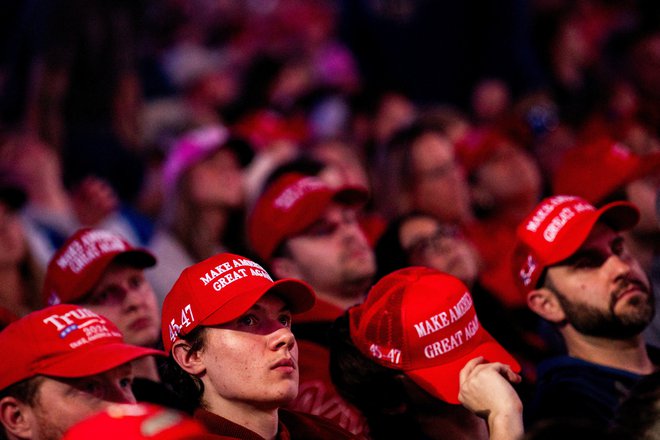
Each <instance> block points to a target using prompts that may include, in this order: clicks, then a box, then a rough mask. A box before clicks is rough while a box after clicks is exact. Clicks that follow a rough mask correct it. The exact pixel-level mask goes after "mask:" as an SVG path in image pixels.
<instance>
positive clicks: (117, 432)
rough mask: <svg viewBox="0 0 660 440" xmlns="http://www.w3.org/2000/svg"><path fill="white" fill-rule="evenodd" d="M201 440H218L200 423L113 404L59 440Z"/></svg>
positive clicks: (165, 411)
mask: <svg viewBox="0 0 660 440" xmlns="http://www.w3.org/2000/svg"><path fill="white" fill-rule="evenodd" d="M118 438H121V439H123V440H140V439H152V440H203V439H213V438H220V437H218V436H214V435H211V434H209V433H208V431H207V430H206V428H205V427H204V425H202V424H201V422H198V421H197V420H195V419H193V418H191V417H189V416H187V415H185V414H183V413H181V412H179V411H175V410H172V409H169V408H164V407H161V406H158V405H154V404H151V403H138V404H114V405H111V406H109V407H108V408H106V409H105V410H104V411H103V412H100V413H98V414H96V415H93V416H91V417H89V418H87V419H85V420H83V421H82V422H79V423H77V424H75V425H74V426H72V427H71V428H70V429H69V430H68V431H67V432H66V433H65V435H64V437H62V440H89V439H95V440H115V439H118Z"/></svg>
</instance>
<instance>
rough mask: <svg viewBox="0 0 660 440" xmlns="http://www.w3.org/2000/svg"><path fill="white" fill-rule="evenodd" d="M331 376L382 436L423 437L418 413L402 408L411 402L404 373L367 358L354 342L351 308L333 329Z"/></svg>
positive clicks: (373, 430) (371, 428)
mask: <svg viewBox="0 0 660 440" xmlns="http://www.w3.org/2000/svg"><path fill="white" fill-rule="evenodd" d="M330 341H331V342H330V377H331V378H332V382H333V383H334V385H335V387H336V388H337V391H338V392H339V394H340V395H341V396H342V397H343V398H344V399H346V401H348V402H349V403H351V404H352V405H354V406H355V407H357V408H358V409H359V410H360V411H361V412H362V414H363V415H364V416H365V417H366V419H367V423H368V425H369V431H370V434H371V436H372V437H373V438H374V439H378V438H419V435H417V434H419V433H420V432H421V430H420V427H419V426H418V425H417V422H416V421H415V419H414V417H413V416H412V415H410V413H408V412H407V411H405V410H402V408H405V406H406V403H407V400H408V399H407V394H406V391H405V388H404V386H403V382H402V381H401V380H400V379H399V378H397V376H399V375H401V374H402V373H401V372H400V371H397V370H393V369H390V368H386V367H383V366H381V365H379V364H376V363H375V362H373V361H371V360H370V359H368V358H366V357H365V356H364V355H363V354H362V353H361V352H360V351H359V350H358V349H357V347H355V344H353V341H352V340H351V336H350V330H349V318H348V312H346V313H344V314H343V315H342V316H340V317H339V318H337V320H336V321H335V322H334V324H333V325H332V327H331V329H330Z"/></svg>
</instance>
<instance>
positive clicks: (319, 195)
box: [288, 186, 369, 236]
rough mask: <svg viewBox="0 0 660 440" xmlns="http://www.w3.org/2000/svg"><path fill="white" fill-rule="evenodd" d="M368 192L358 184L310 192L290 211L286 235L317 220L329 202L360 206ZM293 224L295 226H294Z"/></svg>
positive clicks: (290, 234) (298, 231) (304, 228)
mask: <svg viewBox="0 0 660 440" xmlns="http://www.w3.org/2000/svg"><path fill="white" fill-rule="evenodd" d="M368 198H369V194H368V192H367V190H366V189H364V188H362V187H359V186H343V187H339V188H334V189H326V190H324V191H317V192H315V193H310V194H309V195H308V196H307V197H305V198H304V200H301V201H299V202H298V203H297V207H296V208H295V209H293V210H292V212H291V213H290V216H291V220H292V223H291V225H290V226H289V227H288V229H289V230H290V232H289V234H288V236H293V235H297V234H300V233H302V232H304V231H305V230H306V229H307V228H309V227H310V226H312V225H313V224H314V222H316V221H317V220H319V219H320V218H321V216H322V215H323V213H324V212H325V210H326V209H327V208H328V205H330V203H331V202H334V203H338V204H340V205H345V206H360V205H362V204H364V203H366V201H367V199H368ZM294 224H295V226H294Z"/></svg>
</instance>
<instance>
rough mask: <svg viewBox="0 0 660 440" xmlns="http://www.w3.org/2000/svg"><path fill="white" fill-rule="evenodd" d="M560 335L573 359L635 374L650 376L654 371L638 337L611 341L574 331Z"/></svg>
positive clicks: (643, 345)
mask: <svg viewBox="0 0 660 440" xmlns="http://www.w3.org/2000/svg"><path fill="white" fill-rule="evenodd" d="M562 333H563V334H564V340H565V341H566V348H567V350H568V354H569V355H570V356H573V357H575V358H578V359H582V360H585V361H588V362H592V363H594V364H598V365H603V366H606V367H611V368H617V369H619V370H624V371H629V372H632V373H636V374H650V373H652V372H653V371H654V370H655V366H654V365H653V363H652V362H651V359H650V358H649V356H648V352H647V350H646V345H645V344H644V340H643V339H642V337H641V336H640V335H637V336H633V337H631V338H629V339H624V340H613V339H608V338H598V337H593V336H586V335H582V334H579V333H577V332H576V331H575V330H574V329H573V330H567V331H565V332H562Z"/></svg>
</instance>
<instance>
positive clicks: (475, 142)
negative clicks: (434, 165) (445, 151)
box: [456, 128, 518, 174]
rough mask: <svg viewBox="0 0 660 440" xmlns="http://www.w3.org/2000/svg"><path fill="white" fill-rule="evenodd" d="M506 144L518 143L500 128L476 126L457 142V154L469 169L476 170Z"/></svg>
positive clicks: (462, 163)
mask: <svg viewBox="0 0 660 440" xmlns="http://www.w3.org/2000/svg"><path fill="white" fill-rule="evenodd" d="M504 145H516V148H518V145H517V144H516V143H515V142H514V141H513V140H512V139H511V138H509V137H507V136H505V135H504V134H503V133H501V132H500V131H498V130H494V129H487V128H476V129H473V130H471V131H469V132H468V133H466V134H465V136H463V138H462V139H461V140H460V141H459V142H457V143H456V156H457V157H458V160H459V162H460V163H461V165H462V166H463V168H464V169H465V171H467V173H468V174H469V173H472V172H474V171H475V170H476V169H477V168H479V167H480V166H481V165H483V164H484V162H486V161H487V160H488V159H489V158H490V157H491V156H492V155H493V153H495V152H496V151H498V149H499V148H501V147H502V146H504Z"/></svg>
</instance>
